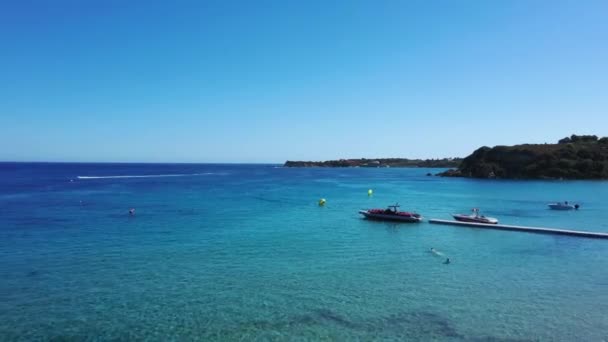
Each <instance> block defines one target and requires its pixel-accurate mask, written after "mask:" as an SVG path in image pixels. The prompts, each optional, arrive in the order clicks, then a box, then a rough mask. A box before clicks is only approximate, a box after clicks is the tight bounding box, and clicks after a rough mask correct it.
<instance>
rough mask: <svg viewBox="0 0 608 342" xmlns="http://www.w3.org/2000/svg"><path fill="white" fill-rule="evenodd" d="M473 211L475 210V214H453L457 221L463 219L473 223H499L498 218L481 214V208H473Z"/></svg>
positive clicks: (462, 220)
mask: <svg viewBox="0 0 608 342" xmlns="http://www.w3.org/2000/svg"><path fill="white" fill-rule="evenodd" d="M472 211H473V214H471V215H465V214H452V217H454V219H455V220H456V221H461V222H473V223H485V224H497V223H498V219H495V218H493V217H487V216H483V215H479V209H477V208H473V210H472Z"/></svg>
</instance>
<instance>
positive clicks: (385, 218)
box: [359, 210, 423, 223]
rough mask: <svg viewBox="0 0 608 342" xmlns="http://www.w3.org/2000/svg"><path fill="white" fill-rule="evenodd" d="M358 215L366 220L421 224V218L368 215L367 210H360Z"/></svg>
mask: <svg viewBox="0 0 608 342" xmlns="http://www.w3.org/2000/svg"><path fill="white" fill-rule="evenodd" d="M359 214H361V215H363V216H365V218H367V219H371V220H380V221H395V222H407V223H418V222H422V219H423V218H422V216H420V215H418V216H405V215H396V214H378V213H370V212H368V211H367V210H360V211H359Z"/></svg>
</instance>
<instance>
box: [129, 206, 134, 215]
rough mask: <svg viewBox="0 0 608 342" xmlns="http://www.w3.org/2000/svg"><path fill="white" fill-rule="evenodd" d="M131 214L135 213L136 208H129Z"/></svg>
mask: <svg viewBox="0 0 608 342" xmlns="http://www.w3.org/2000/svg"><path fill="white" fill-rule="evenodd" d="M129 215H131V216H133V215H135V208H131V209H129Z"/></svg>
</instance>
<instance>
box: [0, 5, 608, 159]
mask: <svg viewBox="0 0 608 342" xmlns="http://www.w3.org/2000/svg"><path fill="white" fill-rule="evenodd" d="M607 113H608V1H604V0H600V1H553V0H551V1H541V0H525V1H524V0H512V1H506V0H496V1H486V0H479V1H465V0H462V1H452V0H429V1H415V0H412V1H406V0H400V1H358V0H344V1H338V0H336V1H332V0H321V1H317V0H306V1H304V0H288V1H284V0H277V1H267V0H255V1H232V0H224V1H179V0H176V1H152V0H148V1H122V0H121V1H114V0H103V1H95V0H91V1H79V0H74V1H65V0H55V1H46V0H41V1H31V0H23V1H0V160H4V161H76V162H95V161H99V162H112V161H115V162H220V163H222V162H252V163H264V162H269V163H282V162H284V161H285V160H326V159H339V158H361V157H366V158H379V157H406V158H443V157H465V156H467V155H468V154H470V153H471V152H472V151H473V150H475V149H477V148H478V147H480V146H484V145H486V146H495V145H512V144H518V143H545V142H556V141H557V140H558V139H560V138H563V137H565V136H569V135H571V134H596V135H598V136H608V115H607Z"/></svg>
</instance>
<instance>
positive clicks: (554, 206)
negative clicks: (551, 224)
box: [547, 204, 576, 210]
mask: <svg viewBox="0 0 608 342" xmlns="http://www.w3.org/2000/svg"><path fill="white" fill-rule="evenodd" d="M547 205H548V206H549V209H553V210H574V209H576V207H575V206H573V205H570V204H567V205H566V204H547Z"/></svg>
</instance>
